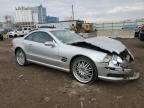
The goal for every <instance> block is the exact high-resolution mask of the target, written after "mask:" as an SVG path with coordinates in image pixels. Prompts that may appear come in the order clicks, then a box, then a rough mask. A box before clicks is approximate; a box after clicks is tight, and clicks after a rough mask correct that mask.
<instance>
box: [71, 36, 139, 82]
mask: <svg viewBox="0 0 144 108" xmlns="http://www.w3.org/2000/svg"><path fill="white" fill-rule="evenodd" d="M71 45H74V46H77V47H82V48H87V49H92V50H96V51H100V52H104V53H106V54H107V56H106V57H105V58H104V59H103V61H101V62H96V66H97V70H98V77H99V79H103V80H110V81H121V80H134V79H138V78H139V73H136V72H133V71H132V69H130V68H129V66H130V64H131V63H132V62H133V61H134V57H133V55H132V54H131V52H130V51H129V50H128V49H127V48H126V47H125V45H123V44H122V43H121V42H120V41H117V40H114V39H111V38H107V37H97V38H90V39H86V40H83V41H79V42H76V43H73V44H71Z"/></svg>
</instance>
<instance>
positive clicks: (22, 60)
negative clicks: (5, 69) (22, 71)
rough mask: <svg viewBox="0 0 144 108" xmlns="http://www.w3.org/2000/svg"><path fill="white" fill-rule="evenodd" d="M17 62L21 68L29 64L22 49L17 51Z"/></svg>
mask: <svg viewBox="0 0 144 108" xmlns="http://www.w3.org/2000/svg"><path fill="white" fill-rule="evenodd" d="M16 61H17V63H18V65H20V66H25V65H26V64H27V61H26V55H25V53H24V51H23V50H22V49H20V48H19V49H17V50H16Z"/></svg>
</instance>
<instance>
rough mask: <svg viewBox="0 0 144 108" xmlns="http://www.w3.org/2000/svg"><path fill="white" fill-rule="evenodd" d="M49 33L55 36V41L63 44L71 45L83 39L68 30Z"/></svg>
mask: <svg viewBox="0 0 144 108" xmlns="http://www.w3.org/2000/svg"><path fill="white" fill-rule="evenodd" d="M51 33H52V34H53V35H54V36H56V38H57V39H59V40H60V41H61V42H63V43H66V44H68V43H73V42H77V41H79V40H83V39H84V38H83V37H81V36H80V35H78V34H76V33H74V32H71V31H69V30H56V31H51Z"/></svg>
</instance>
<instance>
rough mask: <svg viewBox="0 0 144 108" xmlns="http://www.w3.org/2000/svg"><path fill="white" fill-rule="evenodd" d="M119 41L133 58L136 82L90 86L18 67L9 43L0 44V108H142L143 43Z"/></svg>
mask: <svg viewBox="0 0 144 108" xmlns="http://www.w3.org/2000/svg"><path fill="white" fill-rule="evenodd" d="M121 41H123V42H124V43H125V44H126V45H127V46H128V48H130V50H131V52H132V53H133V54H134V56H135V63H134V65H133V68H134V69H133V70H134V71H138V72H140V74H141V77H140V79H139V80H135V81H130V82H117V83H112V82H105V81H101V80H98V81H97V82H95V83H94V84H93V85H83V84H80V83H78V82H77V81H75V80H74V79H73V78H72V77H71V75H70V74H69V73H65V72H62V71H59V70H55V69H51V68H47V67H43V66H39V65H35V64H29V65H28V66H26V67H20V66H18V65H17V64H16V62H15V59H14V57H13V56H12V54H11V52H10V51H11V50H10V40H5V41H0V108H144V42H140V41H139V40H135V39H121Z"/></svg>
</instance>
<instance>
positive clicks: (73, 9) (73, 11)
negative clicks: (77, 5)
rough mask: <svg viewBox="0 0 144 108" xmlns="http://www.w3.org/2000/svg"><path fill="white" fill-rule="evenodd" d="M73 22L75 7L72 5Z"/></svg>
mask: <svg viewBox="0 0 144 108" xmlns="http://www.w3.org/2000/svg"><path fill="white" fill-rule="evenodd" d="M72 20H74V6H73V4H72Z"/></svg>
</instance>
